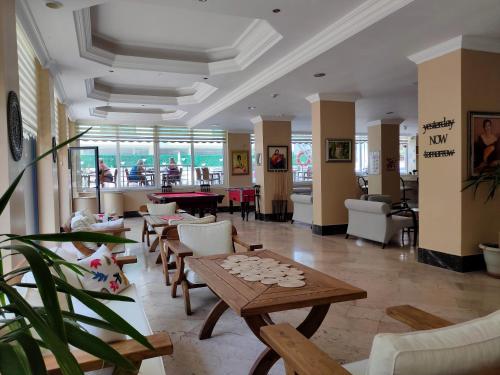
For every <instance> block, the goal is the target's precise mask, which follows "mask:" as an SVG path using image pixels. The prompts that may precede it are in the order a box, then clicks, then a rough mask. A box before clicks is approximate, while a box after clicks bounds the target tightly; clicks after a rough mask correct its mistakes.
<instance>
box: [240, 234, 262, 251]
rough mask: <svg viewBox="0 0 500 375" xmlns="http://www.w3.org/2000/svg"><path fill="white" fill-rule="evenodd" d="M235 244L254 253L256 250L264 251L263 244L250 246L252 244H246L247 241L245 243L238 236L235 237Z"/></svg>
mask: <svg viewBox="0 0 500 375" xmlns="http://www.w3.org/2000/svg"><path fill="white" fill-rule="evenodd" d="M233 242H235V243H237V244H238V245H240V246H243V247H244V248H245V249H246V250H247V251H254V250H256V249H262V248H263V247H264V246H262V245H261V244H258V245H250V244H248V243H246V242H245V241H243V240H242V239H241V238H239V237H238V236H233Z"/></svg>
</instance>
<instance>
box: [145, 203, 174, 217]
mask: <svg viewBox="0 0 500 375" xmlns="http://www.w3.org/2000/svg"><path fill="white" fill-rule="evenodd" d="M147 207H148V212H149V214H150V215H166V216H170V215H175V210H176V208H177V203H175V202H170V203H164V204H154V203H148V204H147Z"/></svg>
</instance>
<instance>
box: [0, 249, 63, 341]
mask: <svg viewBox="0 0 500 375" xmlns="http://www.w3.org/2000/svg"><path fill="white" fill-rule="evenodd" d="M0 249H14V250H16V251H18V252H19V253H21V254H22V255H23V256H24V257H25V258H26V260H27V261H28V263H29V265H30V267H31V272H32V273H33V276H34V278H35V281H36V284H37V286H38V291H39V293H40V297H41V299H42V302H43V305H44V306H45V308H46V309H47V321H48V323H49V325H50V327H51V328H52V329H53V330H54V331H55V333H56V334H57V336H59V338H60V339H61V340H62V341H63V342H66V332H65V331H64V324H63V319H62V315H61V307H60V306H59V300H58V298H57V292H56V285H55V283H54V279H53V277H52V274H51V273H50V269H49V267H48V266H47V264H46V263H45V262H44V260H43V257H41V256H40V254H38V253H37V252H36V250H35V249H33V248H32V247H30V246H27V245H17V244H11V245H9V246H6V247H0Z"/></svg>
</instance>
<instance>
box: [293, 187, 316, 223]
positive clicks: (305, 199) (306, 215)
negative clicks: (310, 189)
mask: <svg viewBox="0 0 500 375" xmlns="http://www.w3.org/2000/svg"><path fill="white" fill-rule="evenodd" d="M290 200H291V201H292V202H293V217H292V223H293V222H294V221H300V222H301V223H305V224H309V225H312V222H313V199H312V195H305V194H292V195H290Z"/></svg>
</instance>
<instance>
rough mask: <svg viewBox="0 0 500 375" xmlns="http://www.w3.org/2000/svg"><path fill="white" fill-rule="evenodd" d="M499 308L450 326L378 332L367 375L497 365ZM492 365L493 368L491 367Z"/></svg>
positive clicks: (429, 373)
mask: <svg viewBox="0 0 500 375" xmlns="http://www.w3.org/2000/svg"><path fill="white" fill-rule="evenodd" d="M499 353H500V310H499V311H497V312H495V313H493V314H490V315H488V316H485V317H483V318H479V319H475V320H471V321H468V322H465V323H461V324H456V325H453V326H450V327H445V328H440V329H434V330H428V331H419V332H410V333H403V334H378V335H376V336H375V339H374V340H373V345H372V350H371V354H370V359H369V365H368V375H396V374H411V375H447V374H453V375H466V374H473V373H474V374H475V373H479V370H481V369H488V368H492V367H493V368H498V367H500V355H499ZM495 366H496V367H495Z"/></svg>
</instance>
